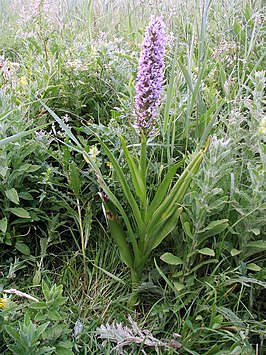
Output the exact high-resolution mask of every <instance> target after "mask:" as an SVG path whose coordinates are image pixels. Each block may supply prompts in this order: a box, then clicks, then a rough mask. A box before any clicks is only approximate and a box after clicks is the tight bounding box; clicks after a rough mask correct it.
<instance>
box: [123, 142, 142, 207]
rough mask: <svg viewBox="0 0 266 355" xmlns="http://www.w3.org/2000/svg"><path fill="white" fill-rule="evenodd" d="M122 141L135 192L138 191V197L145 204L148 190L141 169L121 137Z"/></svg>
mask: <svg viewBox="0 0 266 355" xmlns="http://www.w3.org/2000/svg"><path fill="white" fill-rule="evenodd" d="M120 140H121V144H122V148H123V151H124V154H125V157H126V160H127V164H128V167H129V170H130V174H131V178H132V183H133V185H134V188H135V191H136V195H137V196H138V197H139V199H140V200H141V201H142V202H144V201H145V200H146V189H145V185H144V183H143V180H142V178H141V175H140V172H139V169H138V167H137V165H136V163H135V161H134V159H133V157H132V155H131V154H130V152H129V150H128V148H127V146H126V143H125V141H124V139H123V137H120Z"/></svg>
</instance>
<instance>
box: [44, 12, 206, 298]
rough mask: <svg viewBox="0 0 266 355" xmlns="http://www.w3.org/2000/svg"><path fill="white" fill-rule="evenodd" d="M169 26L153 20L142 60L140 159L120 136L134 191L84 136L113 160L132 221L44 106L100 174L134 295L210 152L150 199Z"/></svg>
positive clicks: (137, 125) (172, 172) (168, 178)
mask: <svg viewBox="0 0 266 355" xmlns="http://www.w3.org/2000/svg"><path fill="white" fill-rule="evenodd" d="M164 27H165V25H164V22H163V19H162V17H157V16H152V18H151V20H150V23H149V25H148V27H147V29H146V34H145V39H144V42H143V46H142V52H141V56H140V59H139V67H138V74H137V80H136V87H135V91H136V95H135V109H134V119H135V120H134V124H133V127H134V129H135V131H136V134H138V136H139V140H140V154H139V155H138V156H137V157H134V156H133V154H131V152H130V150H129V148H128V146H127V144H126V142H125V140H124V138H123V137H122V136H121V137H120V140H121V146H122V149H123V153H124V156H125V159H126V162H127V166H128V168H129V171H130V175H131V180H132V186H133V191H132V190H131V188H130V185H129V183H128V181H127V178H126V175H125V173H124V172H123V170H122V168H121V167H120V165H119V163H118V161H117V159H116V158H115V156H114V154H113V153H112V152H111V150H110V149H109V147H108V146H107V145H106V144H105V143H104V142H103V140H102V139H101V138H100V137H99V136H97V134H95V132H93V130H92V129H90V128H89V127H84V132H86V133H88V134H94V135H95V136H96V137H97V139H98V141H99V143H100V144H101V146H102V148H103V149H104V151H105V153H106V155H107V156H108V159H109V161H110V162H111V164H112V166H113V169H114V171H115V173H116V178H117V180H118V182H119V183H120V185H121V187H122V190H123V193H124V196H125V199H126V202H127V204H128V210H130V211H131V214H130V217H129V215H128V210H126V209H125V208H124V207H123V206H122V204H121V202H120V201H119V199H118V198H117V197H116V196H115V195H114V193H113V192H112V191H111V189H110V188H109V186H108V184H107V182H106V181H105V179H104V177H103V175H102V174H101V171H100V169H99V166H98V165H97V163H96V161H95V160H93V159H92V158H91V157H90V155H89V154H88V153H87V152H85V151H84V149H83V148H82V146H81V144H80V143H79V141H78V140H77V139H76V137H75V136H74V135H73V134H72V132H71V131H70V130H69V128H68V127H67V126H66V125H65V124H64V122H63V121H62V120H61V119H60V118H59V117H58V116H57V115H55V113H54V112H52V111H51V110H50V109H49V108H48V107H47V106H46V105H44V107H45V108H46V109H47V110H48V112H50V114H51V115H52V116H53V117H54V118H55V120H56V121H57V122H58V123H59V124H60V125H61V127H62V128H63V129H64V130H65V131H66V133H67V134H68V136H69V137H70V138H71V139H72V141H74V142H75V143H76V145H77V147H76V148H75V149H76V150H78V151H80V152H82V153H83V156H84V159H85V160H86V161H87V163H89V164H90V166H91V167H92V168H93V170H94V172H95V175H96V177H97V182H98V185H99V187H100V193H99V194H100V196H101V199H102V204H103V209H104V213H105V216H106V219H107V221H108V226H109V230H110V233H111V235H112V238H113V240H114V242H115V244H116V246H117V248H118V250H119V253H120V256H121V259H122V261H123V262H124V263H125V264H126V265H127V266H128V267H129V268H130V270H131V278H132V286H133V291H134V292H133V295H135V296H136V295H137V292H136V290H137V286H138V284H139V282H140V281H141V278H142V273H143V269H144V267H145V265H146V263H147V260H148V259H149V257H150V255H151V252H152V251H153V250H154V249H155V248H156V247H157V246H158V245H159V244H160V243H161V242H162V241H163V240H164V239H165V237H166V236H167V235H168V234H169V233H170V232H171V231H172V230H173V229H174V228H175V226H176V224H177V222H178V218H179V216H180V214H181V213H182V201H183V199H184V196H185V194H186V192H187V190H188V188H189V185H190V183H191V180H192V177H193V175H194V174H196V173H197V171H198V170H199V167H200V164H201V162H202V159H203V155H204V152H205V151H206V149H207V144H206V146H205V147H204V148H203V149H201V150H199V151H198V152H196V153H195V154H194V156H193V157H192V160H191V161H190V162H189V164H188V165H187V167H186V168H185V169H184V170H183V172H182V174H181V175H180V176H179V177H178V179H177V180H175V176H176V175H177V170H178V168H180V167H181V166H182V165H183V163H184V161H183V160H182V161H180V162H178V163H176V164H174V165H173V166H172V167H171V168H170V169H169V171H168V173H167V174H166V175H165V177H164V179H163V181H162V182H161V183H160V185H159V186H158V188H157V191H156V193H155V194H154V197H153V198H152V200H149V197H148V193H147V192H149V186H147V174H148V162H147V156H148V144H147V142H148V140H149V139H152V138H153V137H154V136H156V135H157V134H158V133H159V130H158V123H159V114H158V108H159V105H160V96H161V92H162V83H163V67H164V42H165V40H164ZM137 299H138V296H136V297H133V298H132V301H133V302H136V300H137Z"/></svg>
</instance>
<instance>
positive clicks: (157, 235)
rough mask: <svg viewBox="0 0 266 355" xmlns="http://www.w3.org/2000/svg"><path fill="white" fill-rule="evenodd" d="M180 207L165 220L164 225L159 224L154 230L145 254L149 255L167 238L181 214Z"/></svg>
mask: <svg viewBox="0 0 266 355" xmlns="http://www.w3.org/2000/svg"><path fill="white" fill-rule="evenodd" d="M182 210H183V209H182V207H179V208H177V209H176V211H175V212H174V213H172V215H171V216H170V218H168V219H167V220H165V222H164V223H161V224H160V225H159V227H158V228H157V229H156V230H155V232H154V233H153V235H152V236H151V237H150V238H149V240H148V243H147V246H146V248H145V254H148V255H149V254H150V252H151V251H152V250H153V249H155V248H156V247H157V246H158V245H159V244H160V243H161V242H162V241H163V240H164V238H166V237H167V235H168V234H169V233H171V232H172V230H173V229H174V228H175V226H176V225H177V222H178V219H179V216H180V214H181V213H182Z"/></svg>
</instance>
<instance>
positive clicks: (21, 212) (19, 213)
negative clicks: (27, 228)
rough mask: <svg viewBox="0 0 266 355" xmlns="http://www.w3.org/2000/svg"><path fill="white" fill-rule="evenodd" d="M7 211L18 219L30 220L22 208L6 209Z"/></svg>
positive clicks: (27, 213)
mask: <svg viewBox="0 0 266 355" xmlns="http://www.w3.org/2000/svg"><path fill="white" fill-rule="evenodd" d="M8 211H10V212H12V213H13V214H14V215H16V216H17V217H20V218H31V217H30V214H29V212H28V211H26V210H25V209H24V208H22V207H14V208H8Z"/></svg>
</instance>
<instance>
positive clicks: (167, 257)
mask: <svg viewBox="0 0 266 355" xmlns="http://www.w3.org/2000/svg"><path fill="white" fill-rule="evenodd" d="M160 259H161V260H162V261H164V262H165V263H166V264H169V265H181V264H183V260H182V259H180V258H179V257H178V256H175V255H173V254H172V253H164V254H163V255H162V256H161V257H160Z"/></svg>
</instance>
